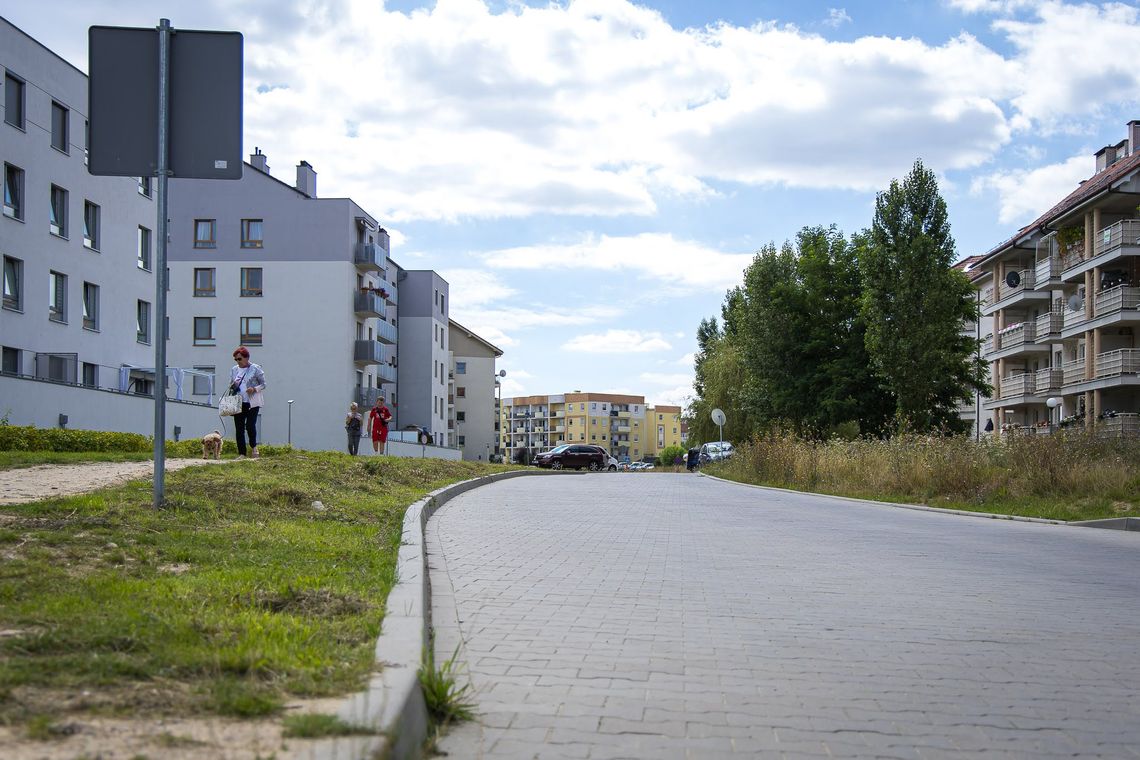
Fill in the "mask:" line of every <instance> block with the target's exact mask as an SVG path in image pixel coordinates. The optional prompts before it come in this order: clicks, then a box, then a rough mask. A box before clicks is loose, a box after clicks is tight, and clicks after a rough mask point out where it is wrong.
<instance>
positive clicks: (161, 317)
mask: <svg viewBox="0 0 1140 760" xmlns="http://www.w3.org/2000/svg"><path fill="white" fill-rule="evenodd" d="M169 139H170V19H166V18H164V19H162V20H161V21H159V22H158V189H157V193H158V224H157V225H156V227H155V229H157V230H158V246H157V248H156V249H155V261H154V274H155V277H154V312H155V314H154V506H155V508H156V509H157V508H158V507H161V506H162V503H163V501H165V497H166V238H167V230H166V224H167V200H168V199H167V195H166V190H167V181H168V179H169V172H170V168H169V166H168V163H169V157H170V156H169V147H168V145H167V141H168V140H169Z"/></svg>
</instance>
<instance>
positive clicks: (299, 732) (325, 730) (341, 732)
mask: <svg viewBox="0 0 1140 760" xmlns="http://www.w3.org/2000/svg"><path fill="white" fill-rule="evenodd" d="M282 724H283V725H284V727H285V731H284V736H285V737H286V738H296V739H319V738H321V737H325V736H353V735H370V734H374V733H376V732H375V731H372V730H371V729H367V728H363V727H361V726H354V725H352V724H351V723H345V722H344V721H343V720H341V719H340V718H338V717H336V716H335V715H321V714H319V713H306V714H304V715H287V716H285V719H284V720H283V721H282Z"/></svg>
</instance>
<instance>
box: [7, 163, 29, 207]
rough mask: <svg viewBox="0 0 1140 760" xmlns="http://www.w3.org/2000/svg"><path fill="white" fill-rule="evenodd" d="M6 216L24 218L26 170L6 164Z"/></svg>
mask: <svg viewBox="0 0 1140 760" xmlns="http://www.w3.org/2000/svg"><path fill="white" fill-rule="evenodd" d="M4 216H10V217H12V218H13V219H23V218H24V170H23V169H21V168H20V167H18V166H12V165H11V164H4Z"/></svg>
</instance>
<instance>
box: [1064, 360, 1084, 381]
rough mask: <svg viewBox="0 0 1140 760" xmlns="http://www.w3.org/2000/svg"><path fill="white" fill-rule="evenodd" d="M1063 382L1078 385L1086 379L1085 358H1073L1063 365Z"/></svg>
mask: <svg viewBox="0 0 1140 760" xmlns="http://www.w3.org/2000/svg"><path fill="white" fill-rule="evenodd" d="M1061 373H1062V376H1061V382H1062V383H1063V384H1064V385H1076V384H1077V383H1083V382H1084V381H1085V360H1084V359H1073V360H1072V361H1068V362H1065V363H1064V364H1062V365H1061Z"/></svg>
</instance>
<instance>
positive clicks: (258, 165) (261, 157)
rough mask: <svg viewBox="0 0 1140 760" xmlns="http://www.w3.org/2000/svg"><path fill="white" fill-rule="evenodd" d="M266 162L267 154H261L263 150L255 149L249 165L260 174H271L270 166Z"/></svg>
mask: <svg viewBox="0 0 1140 760" xmlns="http://www.w3.org/2000/svg"><path fill="white" fill-rule="evenodd" d="M266 160H267V159H266V157H265V154H264V153H262V152H261V148H254V149H253V153H252V154H251V155H250V157H249V164H250V166H252V167H253V168H254V169H257V170H258V171H259V172H261V173H263V174H269V164H267V163H266Z"/></svg>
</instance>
